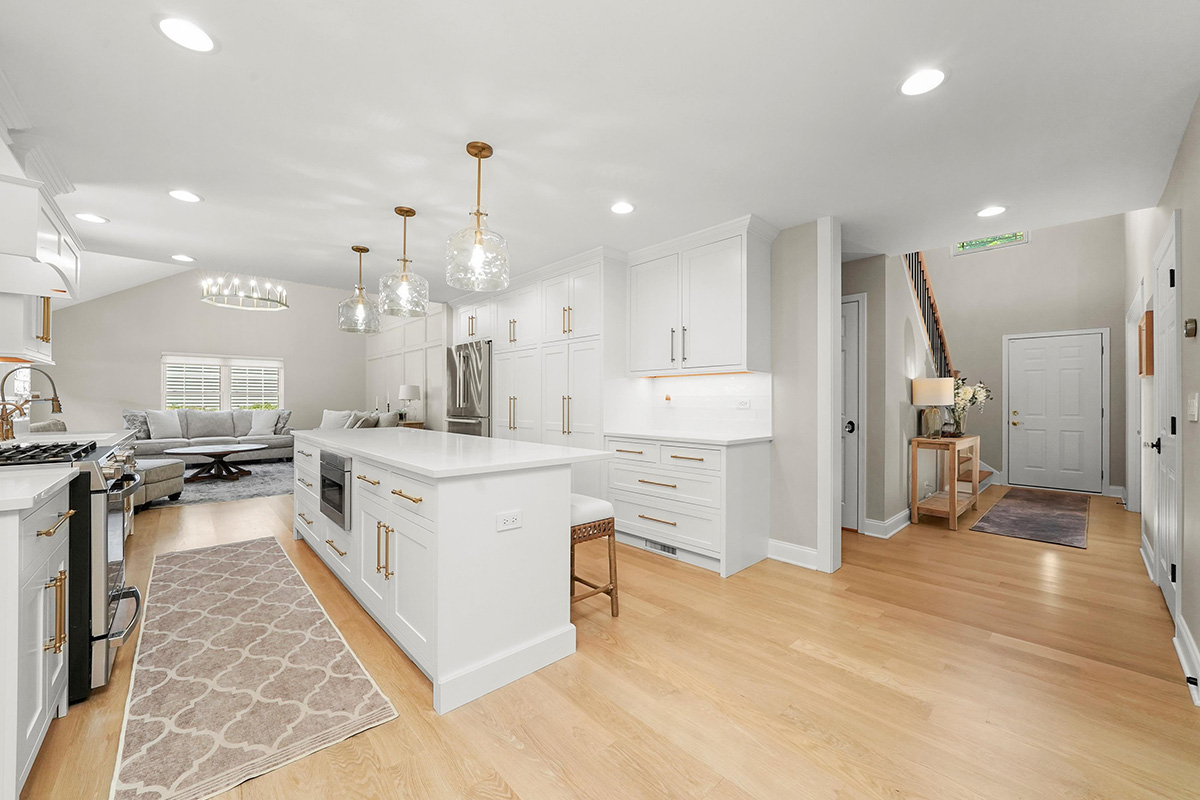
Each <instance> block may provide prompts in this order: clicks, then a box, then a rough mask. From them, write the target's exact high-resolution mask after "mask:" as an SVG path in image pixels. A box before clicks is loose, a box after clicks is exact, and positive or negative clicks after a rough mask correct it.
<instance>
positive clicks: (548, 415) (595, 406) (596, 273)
mask: <svg viewBox="0 0 1200 800" xmlns="http://www.w3.org/2000/svg"><path fill="white" fill-rule="evenodd" d="M625 272H626V268H625V257H624V255H623V254H621V253H618V252H616V251H613V250H610V249H608V248H597V249H595V250H590V251H588V252H586V253H582V254H580V255H578V256H575V257H573V258H570V259H566V260H564V261H560V262H558V263H556V264H552V265H550V266H548V267H546V268H544V269H541V270H538V271H537V272H535V273H532V274H530V275H526V276H522V277H519V278H518V279H517V280H516V281H514V283H513V285H512V286H511V287H510V288H509V289H508V290H506V291H505V292H502V293H500V294H497V295H495V296H493V297H490V298H489V297H487V296H485V295H481V294H472V295H468V296H465V297H463V298H460V300H459V301H457V302H456V303H455V304H454V311H453V315H454V318H455V321H456V322H455V325H454V335H455V342H456V343H462V342H468V341H475V340H478V339H480V338H484V339H491V340H492V435H493V436H495V437H497V438H509V439H519V440H522V441H531V442H543V443H546V444H563V445H568V446H571V447H583V448H591V449H596V450H599V449H601V446H602V444H603V441H602V436H603V431H604V424H603V408H604V396H603V391H604V380H605V378H606V377H608V378H614V377H621V376H623V375H624V374H625V371H626V366H625V333H626V331H625V294H626V289H625ZM485 330H490V331H491V335H490V336H487V335H481V333H480V332H481V331H485ZM601 484H602V475H601V468H600V466H599V464H590V463H589V464H577V465H575V466H574V467H572V488H573V489H574V491H577V492H581V493H583V494H589V495H592V496H594V497H599V496H600V493H601V490H602V485H601Z"/></svg>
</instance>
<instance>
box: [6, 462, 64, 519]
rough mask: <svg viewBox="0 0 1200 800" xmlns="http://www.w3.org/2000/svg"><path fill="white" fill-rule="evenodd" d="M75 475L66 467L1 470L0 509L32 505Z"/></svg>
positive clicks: (31, 506)
mask: <svg viewBox="0 0 1200 800" xmlns="http://www.w3.org/2000/svg"><path fill="white" fill-rule="evenodd" d="M78 474H79V470H78V468H76V467H68V466H53V467H51V466H45V467H28V468H25V467H12V468H5V469H0V512H4V511H21V510H24V509H26V508H33V507H34V506H36V505H39V504H40V503H41V502H42V501H43V500H44V499H46V498H47V497H49V496H50V495H52V494H54V493H55V492H57V491H58V490H59V489H61V488H62V487H64V486H66V485H67V484H68V483H70V481H71V478H74V477H75V476H76V475H78Z"/></svg>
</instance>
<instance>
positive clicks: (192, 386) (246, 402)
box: [162, 353, 283, 411]
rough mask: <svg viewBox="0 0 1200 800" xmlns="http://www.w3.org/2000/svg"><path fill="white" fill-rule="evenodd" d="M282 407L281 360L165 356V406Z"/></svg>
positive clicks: (211, 408)
mask: <svg viewBox="0 0 1200 800" xmlns="http://www.w3.org/2000/svg"><path fill="white" fill-rule="evenodd" d="M282 406H283V361H282V360H281V359H276V358H246V357H242V356H209V355H195V354H192V353H163V355H162V407H163V408H194V409H197V410H202V411H232V410H233V409H235V408H236V409H252V408H281V407H282Z"/></svg>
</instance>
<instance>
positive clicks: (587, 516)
mask: <svg viewBox="0 0 1200 800" xmlns="http://www.w3.org/2000/svg"><path fill="white" fill-rule="evenodd" d="M613 516H614V512H613V504H612V503H610V502H608V501H607V500H601V499H600V498H599V497H588V496H587V495H586V494H574V493H572V495H571V527H572V528H574V527H575V526H576V525H586V524H587V523H589V522H595V521H597V520H601V519H609V518H611V517H613Z"/></svg>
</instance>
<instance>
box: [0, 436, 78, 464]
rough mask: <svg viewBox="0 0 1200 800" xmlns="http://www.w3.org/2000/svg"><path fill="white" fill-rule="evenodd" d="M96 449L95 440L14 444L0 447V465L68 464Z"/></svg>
mask: <svg viewBox="0 0 1200 800" xmlns="http://www.w3.org/2000/svg"><path fill="white" fill-rule="evenodd" d="M95 449H96V443H95V442H47V443H44V444H38V443H26V444H15V445H12V446H11V447H5V448H0V467H11V466H19V465H22V464H58V463H62V464H70V463H72V462H74V461H78V460H79V459H81V458H83V457H85V456H86V455H87V454H88V453H91V452H92V451H93V450H95Z"/></svg>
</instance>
